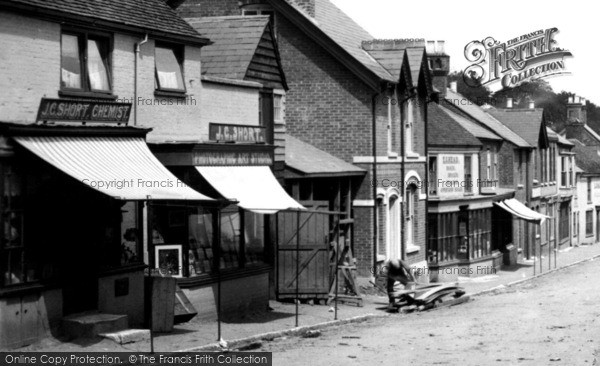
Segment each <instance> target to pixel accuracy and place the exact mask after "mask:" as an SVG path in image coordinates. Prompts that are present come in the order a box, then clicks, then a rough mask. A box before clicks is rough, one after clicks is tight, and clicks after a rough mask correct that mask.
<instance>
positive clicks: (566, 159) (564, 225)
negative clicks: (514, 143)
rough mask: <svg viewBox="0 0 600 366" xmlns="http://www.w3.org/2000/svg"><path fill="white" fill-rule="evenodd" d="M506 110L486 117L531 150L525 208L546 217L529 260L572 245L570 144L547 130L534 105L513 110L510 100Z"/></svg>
mask: <svg viewBox="0 0 600 366" xmlns="http://www.w3.org/2000/svg"><path fill="white" fill-rule="evenodd" d="M507 107H508V108H504V109H499V108H490V109H489V113H490V114H491V115H492V116H494V117H495V118H496V119H497V120H499V121H500V122H502V123H503V124H504V125H505V126H507V127H508V128H510V129H511V130H512V131H514V132H515V133H516V134H518V135H519V136H521V137H522V138H523V139H524V140H525V141H527V142H528V143H529V144H530V145H531V146H534V150H533V155H532V156H531V159H532V160H531V164H532V178H533V179H532V182H533V185H532V189H531V199H530V200H529V201H528V202H527V206H528V207H530V208H531V209H533V210H534V211H536V212H538V213H541V214H543V215H546V216H547V217H548V220H545V221H544V222H542V224H541V225H534V231H533V233H530V237H529V238H530V244H529V245H526V246H525V247H524V248H523V250H524V254H525V256H526V257H527V258H530V257H535V256H539V255H540V251H541V252H542V253H549V252H550V253H552V252H553V251H554V250H557V249H558V248H561V247H563V246H570V245H571V235H570V233H571V201H572V197H573V194H574V191H575V182H574V154H572V153H571V149H572V148H573V144H572V143H570V142H569V141H567V140H566V139H563V138H560V137H559V136H558V135H557V134H556V133H555V132H554V131H552V130H551V129H550V128H548V125H547V122H546V119H545V115H544V111H543V109H540V108H535V105H534V103H533V102H531V103H529V108H527V109H514V108H512V101H511V100H510V99H509V101H508V105H507ZM559 171H560V175H559V174H558V172H559ZM553 248H554V249H553Z"/></svg>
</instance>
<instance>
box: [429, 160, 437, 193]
mask: <svg viewBox="0 0 600 366" xmlns="http://www.w3.org/2000/svg"><path fill="white" fill-rule="evenodd" d="M437 179H438V178H437V156H432V157H430V158H429V195H431V196H437Z"/></svg>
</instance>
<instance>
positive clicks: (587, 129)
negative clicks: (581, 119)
mask: <svg viewBox="0 0 600 366" xmlns="http://www.w3.org/2000/svg"><path fill="white" fill-rule="evenodd" d="M584 128H585V131H586V132H587V133H589V134H590V135H591V136H592V137H593V138H594V139H595V140H596V141H598V142H600V135H598V133H597V132H596V131H594V129H593V128H591V127H590V126H588V125H587V124H586V125H585V126H584Z"/></svg>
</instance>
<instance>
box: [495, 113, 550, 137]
mask: <svg viewBox="0 0 600 366" xmlns="http://www.w3.org/2000/svg"><path fill="white" fill-rule="evenodd" d="M488 112H489V113H490V114H491V115H492V116H494V118H496V119H497V120H499V121H500V122H502V123H503V124H504V125H506V126H507V127H508V128H510V129H511V130H513V131H514V132H515V133H516V134H518V135H519V136H521V137H522V138H523V139H524V140H525V141H527V143H528V144H529V145H531V146H538V144H539V140H540V132H541V129H542V123H543V121H544V119H543V114H544V110H543V109H541V108H536V109H495V108H491V109H490V110H489V111H488Z"/></svg>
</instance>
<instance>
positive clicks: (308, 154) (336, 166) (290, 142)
mask: <svg viewBox="0 0 600 366" xmlns="http://www.w3.org/2000/svg"><path fill="white" fill-rule="evenodd" d="M285 164H286V166H288V167H290V168H292V169H294V170H297V171H299V172H301V173H302V174H306V175H312V176H316V175H318V176H341V175H362V174H365V173H366V171H365V170H363V169H361V168H358V167H356V166H354V165H352V164H350V163H347V162H345V161H343V160H341V159H339V158H336V157H335V156H333V155H330V154H329V153H327V152H325V151H323V150H320V149H318V148H316V147H314V146H312V145H310V144H307V143H306V142H304V141H301V140H298V139H297V138H295V137H293V136H290V135H286V136H285Z"/></svg>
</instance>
